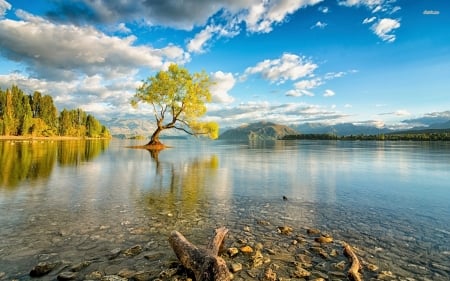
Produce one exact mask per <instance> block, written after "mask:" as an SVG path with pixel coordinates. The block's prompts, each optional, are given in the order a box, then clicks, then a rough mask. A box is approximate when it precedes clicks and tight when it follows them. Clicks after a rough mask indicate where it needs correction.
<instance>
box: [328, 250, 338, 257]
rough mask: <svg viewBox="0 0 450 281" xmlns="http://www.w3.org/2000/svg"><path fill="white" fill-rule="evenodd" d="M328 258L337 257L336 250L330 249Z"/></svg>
mask: <svg viewBox="0 0 450 281" xmlns="http://www.w3.org/2000/svg"><path fill="white" fill-rule="evenodd" d="M330 256H332V257H337V256H339V253H338V251H336V249H332V250H331V252H330Z"/></svg>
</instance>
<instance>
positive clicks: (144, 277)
mask: <svg viewBox="0 0 450 281" xmlns="http://www.w3.org/2000/svg"><path fill="white" fill-rule="evenodd" d="M132 279H133V280H135V281H149V280H151V279H152V277H151V274H150V272H148V271H138V272H136V274H134V276H133V278H132Z"/></svg>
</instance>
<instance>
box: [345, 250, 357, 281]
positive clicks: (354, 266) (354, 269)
mask: <svg viewBox="0 0 450 281" xmlns="http://www.w3.org/2000/svg"><path fill="white" fill-rule="evenodd" d="M343 246H344V253H345V255H347V256H348V257H349V258H350V259H351V261H352V265H351V266H350V269H349V270H348V277H349V278H350V280H353V281H362V278H361V274H360V273H359V270H360V269H361V263H360V262H359V260H358V257H357V256H356V254H355V252H353V249H352V247H351V246H350V245H349V244H347V243H344V245H343Z"/></svg>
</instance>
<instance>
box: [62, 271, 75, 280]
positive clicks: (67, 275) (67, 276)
mask: <svg viewBox="0 0 450 281" xmlns="http://www.w3.org/2000/svg"><path fill="white" fill-rule="evenodd" d="M77 276H78V274H77V273H76V272H72V271H63V272H61V273H60V274H58V280H59V281H69V280H74V279H76V278H77Z"/></svg>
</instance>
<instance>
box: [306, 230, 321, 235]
mask: <svg viewBox="0 0 450 281" xmlns="http://www.w3.org/2000/svg"><path fill="white" fill-rule="evenodd" d="M306 233H308V234H309V235H317V234H320V230H318V229H317V228H308V229H307V230H306Z"/></svg>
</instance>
